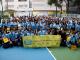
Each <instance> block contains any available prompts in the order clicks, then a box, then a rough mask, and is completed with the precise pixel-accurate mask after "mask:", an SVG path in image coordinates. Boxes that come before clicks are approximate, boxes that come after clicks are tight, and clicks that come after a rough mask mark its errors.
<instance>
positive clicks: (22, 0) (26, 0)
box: [18, 0, 27, 1]
mask: <svg viewBox="0 0 80 60" xmlns="http://www.w3.org/2000/svg"><path fill="white" fill-rule="evenodd" d="M18 1H27V0H18Z"/></svg>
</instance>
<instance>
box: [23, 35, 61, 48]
mask: <svg viewBox="0 0 80 60" xmlns="http://www.w3.org/2000/svg"><path fill="white" fill-rule="evenodd" d="M60 43H61V36H60V35H40V36H35V35H34V36H24V37H23V46H24V47H59V46H60Z"/></svg>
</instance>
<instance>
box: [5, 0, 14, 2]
mask: <svg viewBox="0 0 80 60" xmlns="http://www.w3.org/2000/svg"><path fill="white" fill-rule="evenodd" d="M5 1H6V2H13V1H14V0H5Z"/></svg>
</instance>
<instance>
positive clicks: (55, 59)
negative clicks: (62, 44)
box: [46, 47, 56, 60]
mask: <svg viewBox="0 0 80 60" xmlns="http://www.w3.org/2000/svg"><path fill="white" fill-rule="evenodd" d="M46 49H47V50H48V52H49V53H50V55H51V56H52V57H53V59H54V60H56V58H55V57H54V55H53V54H52V53H51V51H50V50H49V49H48V48H47V47H46Z"/></svg>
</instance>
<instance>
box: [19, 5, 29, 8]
mask: <svg viewBox="0 0 80 60" xmlns="http://www.w3.org/2000/svg"><path fill="white" fill-rule="evenodd" d="M26 7H28V6H27V5H19V8H26Z"/></svg>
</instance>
